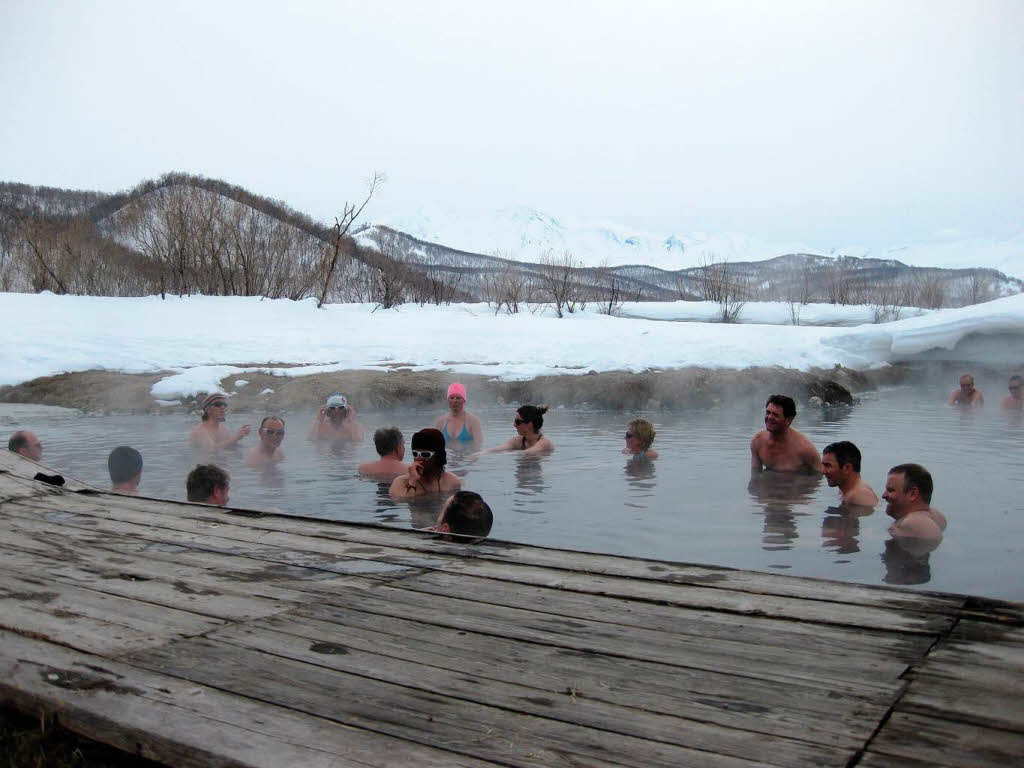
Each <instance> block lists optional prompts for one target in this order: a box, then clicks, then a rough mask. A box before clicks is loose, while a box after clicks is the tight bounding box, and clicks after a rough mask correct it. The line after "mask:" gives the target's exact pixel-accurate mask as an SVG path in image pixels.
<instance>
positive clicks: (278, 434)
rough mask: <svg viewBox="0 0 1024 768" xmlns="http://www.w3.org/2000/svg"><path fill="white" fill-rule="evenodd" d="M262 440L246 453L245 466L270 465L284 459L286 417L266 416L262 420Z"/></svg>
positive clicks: (258, 466) (254, 467)
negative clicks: (282, 446) (282, 445)
mask: <svg viewBox="0 0 1024 768" xmlns="http://www.w3.org/2000/svg"><path fill="white" fill-rule="evenodd" d="M259 436H260V441H259V442H258V443H257V444H256V445H254V446H253V447H252V448H250V449H249V451H248V453H246V454H245V466H247V467H251V468H253V469H258V468H260V467H268V466H272V465H274V464H277V463H278V462H279V461H284V451H282V450H281V442H282V441H283V440H284V419H282V418H281V417H280V416H265V417H264V418H263V421H261V422H260V429H259Z"/></svg>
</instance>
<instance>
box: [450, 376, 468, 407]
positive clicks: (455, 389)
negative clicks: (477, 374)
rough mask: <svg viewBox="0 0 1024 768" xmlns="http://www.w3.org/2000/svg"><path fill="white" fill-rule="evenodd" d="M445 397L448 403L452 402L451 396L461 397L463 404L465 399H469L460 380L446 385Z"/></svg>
mask: <svg viewBox="0 0 1024 768" xmlns="http://www.w3.org/2000/svg"><path fill="white" fill-rule="evenodd" d="M447 397H448V404H449V405H451V404H452V398H460V397H461V398H462V404H463V405H465V403H466V400H468V399H469V398H468V397H466V388H465V387H464V386H463V385H462V384H461V383H460V382H458V381H453V382H452V383H451V384H449V385H448V395H447Z"/></svg>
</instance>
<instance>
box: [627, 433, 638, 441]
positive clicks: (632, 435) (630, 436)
mask: <svg viewBox="0 0 1024 768" xmlns="http://www.w3.org/2000/svg"><path fill="white" fill-rule="evenodd" d="M634 437H636V435H634V434H633V433H632V432H627V433H626V439H627V440H632V439H633V438H634Z"/></svg>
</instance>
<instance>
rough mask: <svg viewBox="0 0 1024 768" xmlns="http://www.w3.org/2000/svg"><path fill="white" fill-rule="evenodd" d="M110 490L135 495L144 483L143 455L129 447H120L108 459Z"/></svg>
mask: <svg viewBox="0 0 1024 768" xmlns="http://www.w3.org/2000/svg"><path fill="white" fill-rule="evenodd" d="M107 469H108V470H109V471H110V490H112V491H116V492H117V493H129V494H132V495H135V494H136V493H138V491H139V483H140V482H141V481H142V454H141V453H139V452H138V451H137V450H135V449H134V448H130V447H129V446H127V445H119V446H117V448H115V449H114V450H112V451H111V452H110V456H108V457H107Z"/></svg>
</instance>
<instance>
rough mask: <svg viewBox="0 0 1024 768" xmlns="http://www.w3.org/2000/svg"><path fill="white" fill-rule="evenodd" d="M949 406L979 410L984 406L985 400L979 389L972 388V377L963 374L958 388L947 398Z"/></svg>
mask: <svg viewBox="0 0 1024 768" xmlns="http://www.w3.org/2000/svg"><path fill="white" fill-rule="evenodd" d="M949 404H950V405H960V406H963V407H964V408H980V407H981V406H983V405H984V404H985V398H984V397H983V396H982V394H981V390H980V389H975V388H974V377H973V376H971V374H969V373H965V374H964V375H963V376H961V377H960V388H959V389H954V390H953V394H951V395H950V396H949Z"/></svg>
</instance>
